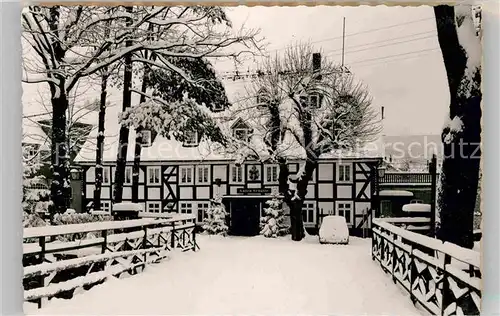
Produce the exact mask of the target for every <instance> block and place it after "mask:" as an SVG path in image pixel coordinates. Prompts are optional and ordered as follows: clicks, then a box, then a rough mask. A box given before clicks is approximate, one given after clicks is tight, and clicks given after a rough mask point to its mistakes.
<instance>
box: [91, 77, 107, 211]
mask: <svg viewBox="0 0 500 316" xmlns="http://www.w3.org/2000/svg"><path fill="white" fill-rule="evenodd" d="M106 72H107V69H106V68H104V69H103V75H102V77H101V100H100V104H99V123H98V127H97V148H96V157H95V161H96V165H95V188H94V210H100V209H101V188H102V155H103V149H104V121H105V118H106V95H107V91H106V89H107V84H108V74H107V73H106Z"/></svg>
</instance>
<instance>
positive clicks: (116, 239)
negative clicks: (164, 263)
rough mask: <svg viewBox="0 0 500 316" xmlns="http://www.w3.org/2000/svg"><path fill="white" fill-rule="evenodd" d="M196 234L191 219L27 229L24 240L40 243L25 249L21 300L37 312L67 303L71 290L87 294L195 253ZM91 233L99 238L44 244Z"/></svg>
mask: <svg viewBox="0 0 500 316" xmlns="http://www.w3.org/2000/svg"><path fill="white" fill-rule="evenodd" d="M194 228H195V216H193V215H175V216H172V217H171V218H168V219H154V218H150V219H139V220H127V221H107V222H100V223H90V224H73V225H61V226H50V227H34V228H25V229H24V236H23V238H24V239H25V240H33V239H37V240H38V242H25V243H23V264H24V266H25V267H24V282H23V283H24V289H25V291H24V298H25V300H26V301H31V302H38V307H41V306H42V304H43V302H45V301H46V300H48V299H50V298H52V297H64V298H71V297H72V296H73V294H74V292H75V290H77V289H88V288H90V287H91V286H93V285H95V284H98V283H101V282H103V281H105V280H106V279H107V278H109V277H112V276H117V277H119V276H120V275H121V274H123V273H128V274H131V275H132V274H136V273H138V272H140V271H142V270H144V268H145V266H146V265H147V264H150V263H155V262H158V261H160V260H161V259H164V258H165V257H166V256H167V253H168V252H169V251H171V250H173V249H180V250H182V251H187V250H192V251H196V249H199V247H198V245H197V243H196V234H195V229H194ZM114 231H117V232H114ZM90 232H98V233H100V237H97V238H92V239H82V240H76V241H69V242H58V241H53V242H49V241H47V240H48V239H55V238H56V237H57V236H66V235H71V234H82V233H90ZM82 249H85V250H91V251H89V252H88V253H87V254H84V255H83V256H75V255H71V254H70V251H74V250H82ZM75 257H76V258H75Z"/></svg>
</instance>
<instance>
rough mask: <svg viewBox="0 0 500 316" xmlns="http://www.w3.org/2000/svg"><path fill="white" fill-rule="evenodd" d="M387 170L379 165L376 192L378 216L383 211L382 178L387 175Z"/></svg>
mask: <svg viewBox="0 0 500 316" xmlns="http://www.w3.org/2000/svg"><path fill="white" fill-rule="evenodd" d="M385 170H386V168H385V167H383V166H381V165H379V166H378V167H377V181H376V192H377V197H376V205H377V207H376V215H377V217H378V216H380V213H381V209H380V208H381V205H380V203H381V201H380V179H381V178H383V177H384V176H385Z"/></svg>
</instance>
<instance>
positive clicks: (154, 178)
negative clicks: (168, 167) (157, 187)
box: [147, 167, 160, 184]
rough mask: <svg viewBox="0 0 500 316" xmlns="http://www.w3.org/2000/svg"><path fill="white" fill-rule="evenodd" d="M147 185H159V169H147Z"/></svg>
mask: <svg viewBox="0 0 500 316" xmlns="http://www.w3.org/2000/svg"><path fill="white" fill-rule="evenodd" d="M147 171H148V184H160V167H148V170H147Z"/></svg>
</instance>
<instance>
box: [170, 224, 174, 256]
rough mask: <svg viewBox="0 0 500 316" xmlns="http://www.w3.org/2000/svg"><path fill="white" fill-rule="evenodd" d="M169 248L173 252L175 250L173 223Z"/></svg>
mask: <svg viewBox="0 0 500 316" xmlns="http://www.w3.org/2000/svg"><path fill="white" fill-rule="evenodd" d="M170 248H171V249H172V250H174V248H175V222H172V236H171V240H170Z"/></svg>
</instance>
